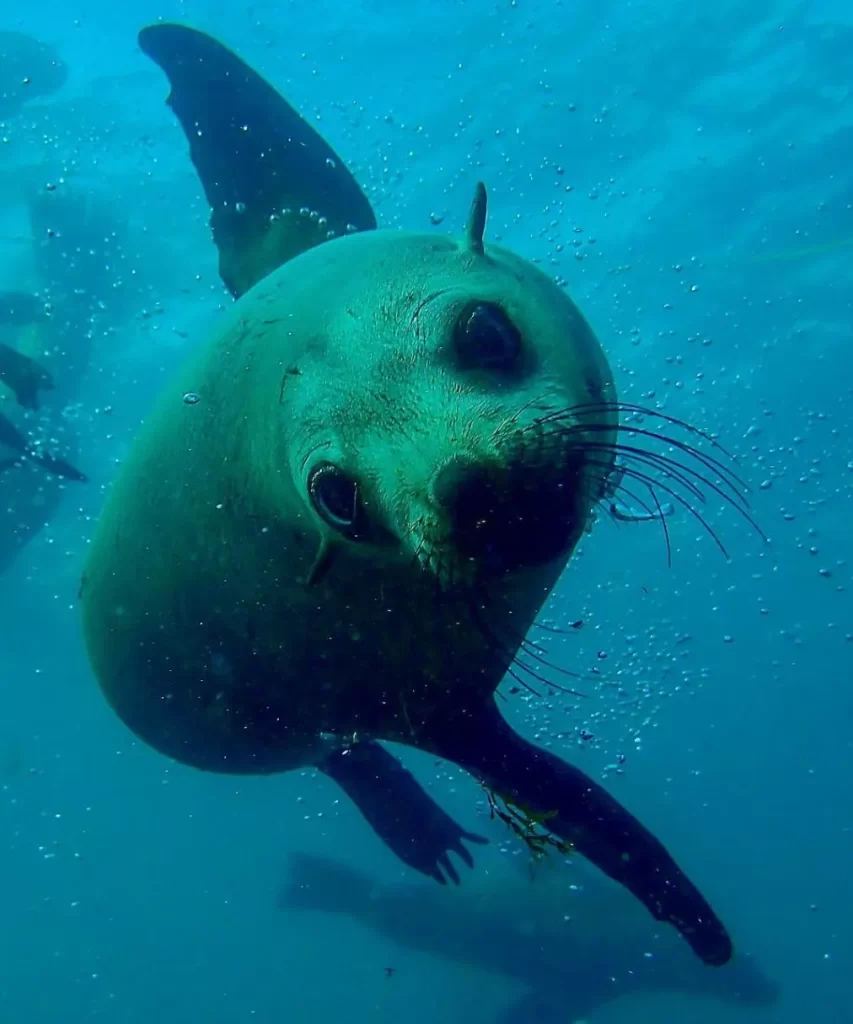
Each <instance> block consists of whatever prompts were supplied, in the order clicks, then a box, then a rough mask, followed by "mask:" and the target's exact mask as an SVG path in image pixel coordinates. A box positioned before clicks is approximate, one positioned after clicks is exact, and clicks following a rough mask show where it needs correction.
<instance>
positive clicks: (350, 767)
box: [317, 741, 488, 885]
mask: <svg viewBox="0 0 853 1024" xmlns="http://www.w3.org/2000/svg"><path fill="white" fill-rule="evenodd" d="M317 767H318V768H319V769H320V771H322V772H323V773H324V774H325V775H328V776H329V778H330V779H334V781H335V782H337V784H338V785H339V786H340V787H341V789H343V791H344V792H345V793H346V794H347V796H348V797H349V798H350V799H351V800H352V801H353V803H354V804H355V805H356V807H358V809H359V810H360V811H361V813H362V814H363V815H364V817H365V819H366V820H367V823H368V824H369V825H370V827H371V828H372V829H373V831H374V832H375V833H376V834H377V835H378V836H379V838H380V839H381V840H382V841H383V842H384V843H385V845H386V846H388V847H389V848H390V849H391V850H393V851H394V853H396V854H397V856H398V857H399V858H400V860H402V861H404V862H405V863H406V864H408V865H409V867H412V868H414V869H415V870H416V871H420V872H422V873H423V874H425V875H429V876H430V877H431V878H434V879H435V880H436V881H437V882H440V883H441V884H442V885H444V884H445V882H446V878H445V874H446V875H447V876H448V877H449V878H451V879H452V880H453V881H454V882H455V883H456V884H457V885H458V884H459V875H458V873H457V871H456V868H455V867H454V866H453V864H452V862H451V860H450V857H449V856H448V854H450V853H451V852H453V853H456V854H457V855H458V856H459V857H461V859H462V860H463V861H464V862H465V863H466V864H467V865H468V867H473V866H474V861H473V859H472V857H471V854H470V853H469V852H468V850H467V849H466V848H465V847H464V846H463V845H462V841H463V840H465V841H466V842H469V843H486V842H488V840H487V839H485V838H484V837H483V836H478V835H476V834H475V833H473V832H466V831H465V830H464V829H463V828H460V826H459V825H457V824H456V822H455V821H454V820H453V818H451V817H450V815H449V814H447V813H445V812H444V811H443V810H442V809H441V808H440V807H439V806H438V804H437V803H435V801H434V800H433V799H432V798H431V797H430V796H428V795H427V793H426V792H425V791H424V790H423V789H422V788H421V786H420V785H419V784H418V782H417V780H416V779H415V777H414V775H412V773H411V772H409V771H407V770H406V769H405V768H404V767H403V766H402V765H401V764H400V762H399V761H398V760H397V759H396V758H395V757H392V755H391V754H389V753H388V751H387V750H385V748H384V747H381V746H380V745H379V744H378V743H374V742H372V741H366V742H361V743H356V744H354V745H353V746H352V747H349V748H348V749H346V750H340V751H336V752H335V753H334V754H331V755H330V756H329V757H327V758H326V759H325V761H323V762H322V763H321V764H319V765H318V766H317Z"/></svg>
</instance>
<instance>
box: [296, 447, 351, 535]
mask: <svg viewBox="0 0 853 1024" xmlns="http://www.w3.org/2000/svg"><path fill="white" fill-rule="evenodd" d="M308 493H309V494H310V495H311V502H312V504H313V505H314V508H315V509H316V511H317V515H318V516H320V518H321V519H322V520H323V521H324V522H326V523H328V525H329V526H331V527H332V528H333V529H335V530H338V531H339V532H340V533H342V534H344V536H346V537H349V538H351V539H352V540H357V539H358V537H359V534H360V533H361V532H362V529H361V527H362V526H363V519H364V509H363V508H362V505H361V501H360V499H359V495H358V484H357V483H356V482H355V480H353V479H351V478H350V477H348V476H347V475H346V473H344V472H343V470H341V469H338V467H337V466H334V465H332V463H331V462H321V463H320V465H319V466H317V467H316V468H315V469H313V470H312V471H311V475H310V477H309V478H308Z"/></svg>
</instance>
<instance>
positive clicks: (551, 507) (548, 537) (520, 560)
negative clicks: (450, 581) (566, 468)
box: [433, 462, 583, 576]
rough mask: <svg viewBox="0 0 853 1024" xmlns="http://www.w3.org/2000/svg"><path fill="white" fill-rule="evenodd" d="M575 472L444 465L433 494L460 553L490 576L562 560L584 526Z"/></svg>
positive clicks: (524, 466) (454, 464)
mask: <svg viewBox="0 0 853 1024" xmlns="http://www.w3.org/2000/svg"><path fill="white" fill-rule="evenodd" d="M579 470H580V467H579V466H578V467H577V468H576V469H575V470H574V471H571V472H568V473H566V472H561V473H560V475H559V477H558V476H556V475H552V474H551V473H543V471H542V469H541V467H540V468H536V469H534V468H532V467H530V466H527V465H523V464H521V463H518V464H510V465H509V466H507V467H499V466H492V465H483V464H478V463H466V462H454V463H451V464H450V465H448V466H446V467H444V468H443V469H442V470H441V471H440V472H439V474H438V476H437V477H436V480H435V482H434V485H433V495H434V498H435V500H436V502H437V503H438V504H439V505H440V506H441V507H442V508H443V509H444V511H445V514H446V515H447V518H448V521H449V524H450V539H451V542H452V544H453V546H454V548H455V549H456V551H457V553H458V555H459V557H460V558H463V559H468V560H470V561H472V562H474V563H476V565H477V567H478V568H479V569H480V570H481V571H482V572H483V573H484V574H486V575H489V576H494V575H502V574H505V573H511V572H518V571H519V570H521V569H531V568H535V567H537V566H540V565H545V564H547V563H548V562H551V561H554V560H555V559H557V558H565V557H566V555H567V554H568V553H569V552H570V550H571V547H572V545H573V544H574V542H575V541H576V539H577V536H578V534H579V532H580V529H581V528H582V525H583V524H582V514H581V502H580V491H581V489H580V487H579V483H580V473H579Z"/></svg>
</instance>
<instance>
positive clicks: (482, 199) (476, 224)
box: [465, 181, 487, 256]
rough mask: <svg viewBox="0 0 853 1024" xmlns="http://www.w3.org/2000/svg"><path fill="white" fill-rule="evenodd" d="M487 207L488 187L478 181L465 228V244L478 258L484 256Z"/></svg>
mask: <svg viewBox="0 0 853 1024" xmlns="http://www.w3.org/2000/svg"><path fill="white" fill-rule="evenodd" d="M486 205H487V196H486V186H485V185H484V184H483V183H482V181H478V182H477V186H476V188H475V189H474V198H473V199H472V200H471V210H470V211H469V213H468V224H467V226H466V228H465V242H466V244H467V246H468V248H469V249H470V250H471V252H473V253H476V254H477V255H478V256H482V255H483V235H484V233H485V231H486Z"/></svg>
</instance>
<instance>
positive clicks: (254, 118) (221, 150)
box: [139, 24, 376, 297]
mask: <svg viewBox="0 0 853 1024" xmlns="http://www.w3.org/2000/svg"><path fill="white" fill-rule="evenodd" d="M139 45H140V47H141V48H142V50H143V51H144V52H145V53H146V54H147V55H148V56H149V57H150V58H151V59H152V60H153V61H155V62H156V63H157V64H159V65H160V67H161V68H162V69H163V71H165V73H166V75H167V76H168V78H169V83H170V85H171V87H172V91H171V94H170V95H169V99H168V103H169V105H170V106H171V108H172V109H173V110H174V112H175V114H176V115H177V117H178V120H179V121H180V122H181V127H182V128H183V130H184V134H185V135H186V137H187V140H188V141H189V144H190V155H191V157H192V161H193V164H194V165H195V168H196V171H197V172H198V176H199V178H200V179H201V183H202V185H203V186H204V192H205V195H206V196H207V201H208V203H209V204H210V207H211V210H212V214H211V227H212V229H213V239H214V241H215V242H216V246H217V248H218V249H219V273H220V276H221V277H222V280H223V281H224V283H225V285H226V287H227V288H228V289H229V291H230V292H231V294H232V295H234V296H235V297H236V296H239V295H242V293H243V292H245V291H248V289H249V288H251V287H252V285H254V284H256V283H257V282H258V281H260V280H261V278H263V277H266V275H267V274H269V273H270V272H271V271H273V270H275V268H276V267H279V266H281V264H282V263H285V262H287V260H289V259H292V258H293V257H294V256H297V255H299V253H301V252H304V251H305V250H306V249H310V248H311V247H312V246H315V245H318V244H319V243H320V242H324V241H326V239H327V238H329V237H333V236H334V235H343V234H346V233H347V232H351V231H368V230H370V229H372V228H375V227H376V217H375V216H374V213H373V210H372V209H371V206H370V203H369V202H368V200H367V197H366V196H365V195H364V193H363V192H362V191H361V189H360V188H359V185H358V183H357V182H356V180H355V178H354V177H353V176H352V174H350V172H349V170H347V167H346V165H345V164H344V163H343V161H342V160H341V159H340V157H339V156H338V155H337V154H336V153H335V152H334V150H333V149H332V148H331V147H330V146H329V145H328V143H327V142H326V141H325V140H324V139H323V138H321V136H320V135H318V133H317V132H316V131H314V129H313V128H312V127H311V126H310V125H309V124H308V122H307V121H305V120H304V118H302V117H301V116H300V115H299V114H298V113H297V112H296V111H295V110H294V109H293V107H291V105H290V104H289V103H288V102H287V101H286V100H285V99H284V98H283V97H282V96H280V95H279V93H278V92H276V90H275V89H274V88H273V87H272V86H271V85H270V84H269V83H268V82H266V81H265V80H264V79H263V78H261V76H260V75H259V74H258V73H257V72H255V71H253V70H252V68H250V67H249V66H248V65H247V64H245V63H244V62H243V61H242V60H240V58H239V57H237V56H236V55H235V54H233V53H232V52H231V51H230V50H228V49H226V48H225V47H224V46H222V44H221V43H218V42H217V41H216V40H215V39H212V38H211V37H210V36H208V35H205V34H204V33H203V32H198V31H196V30H195V29H192V28H187V27H186V26H184V25H170V24H163V25H151V26H149V27H148V28H144V29H142V31H141V32H140V33H139Z"/></svg>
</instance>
